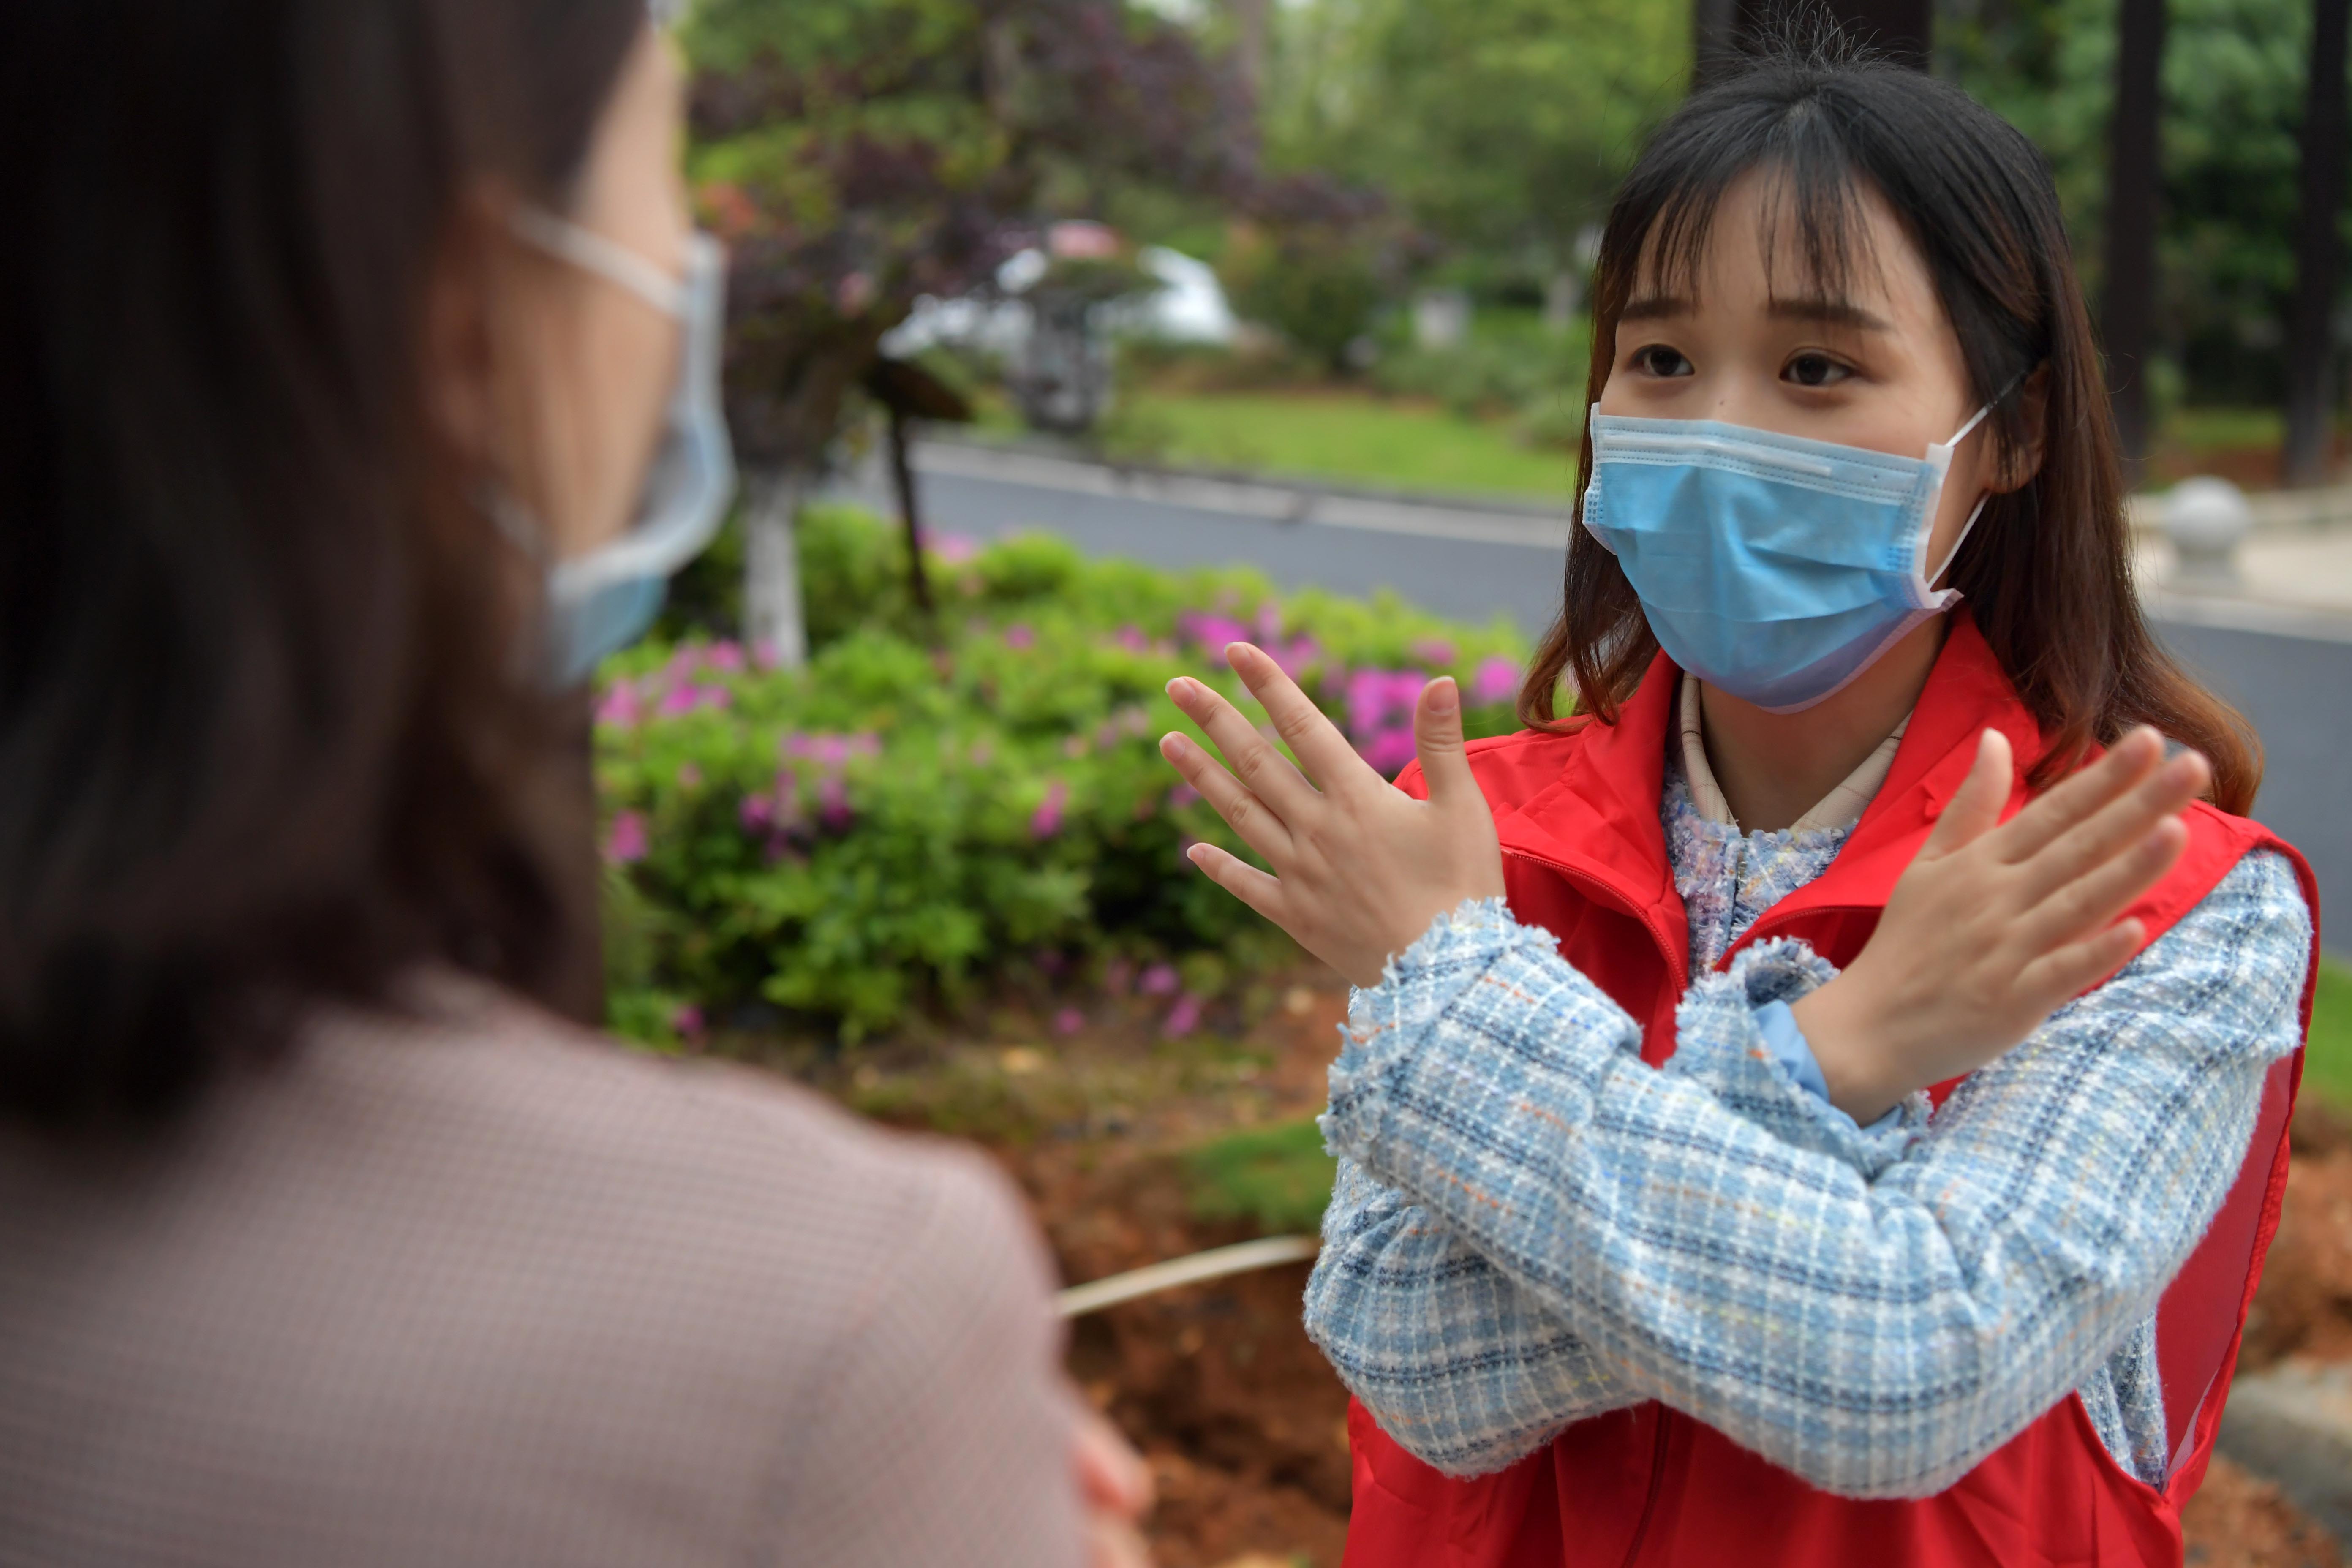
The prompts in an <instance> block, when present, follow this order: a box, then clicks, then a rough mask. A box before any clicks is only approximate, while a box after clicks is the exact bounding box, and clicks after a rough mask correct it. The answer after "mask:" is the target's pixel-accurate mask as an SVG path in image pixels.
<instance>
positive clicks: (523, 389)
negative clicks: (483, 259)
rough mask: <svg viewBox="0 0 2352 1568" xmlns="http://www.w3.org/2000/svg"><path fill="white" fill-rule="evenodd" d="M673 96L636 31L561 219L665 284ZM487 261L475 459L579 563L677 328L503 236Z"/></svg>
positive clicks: (634, 469)
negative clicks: (484, 460)
mask: <svg viewBox="0 0 2352 1568" xmlns="http://www.w3.org/2000/svg"><path fill="white" fill-rule="evenodd" d="M682 100H683V89H682V83H681V79H680V72H679V69H678V67H677V61H676V59H675V58H673V56H672V54H671V52H670V47H669V45H668V43H667V40H666V39H665V38H664V37H662V35H661V34H659V33H658V32H656V30H655V29H654V28H653V27H652V26H647V27H646V30H645V32H644V34H643V36H642V37H640V38H639V39H638V41H637V45H636V47H635V49H634V50H633V51H632V53H631V55H630V57H629V60H628V63H627V65H626V66H625V68H624V70H623V72H622V75H621V78H620V79H619V81H618V82H617V83H616V85H615V87H614V92H613V96H612V99H611V100H610V101H609V102H608V103H607V104H606V106H605V109H604V116H603V118H602V119H601V121H599V122H598V126H597V130H596V134H595V139H594V142H593V145H592V147H591V150H590V153H589V156H588V161H587V163H586V165H585V168H584V170H583V175H582V179H581V182H580V185H579V190H578V193H577V196H576V199H575V201H574V203H573V205H572V208H571V210H569V211H567V212H564V213H562V214H561V215H560V216H563V217H565V218H567V219H568V220H569V221H571V222H572V223H574V224H576V225H578V226H580V227H582V228H584V229H586V230H588V231H589V232H591V233H593V234H595V235H597V236H599V237H603V238H604V239H607V240H610V241H612V242H613V243H614V244H615V245H618V246H620V247H623V248H625V249H626V250H628V251H631V252H633V253H634V254H635V255H637V256H640V257H642V258H645V259H646V260H647V261H649V262H651V263H652V264H653V265H654V266H656V267H657V268H660V269H661V270H662V271H664V272H666V273H668V274H670V275H672V276H680V275H682V274H683V273H684V271H685V269H686V251H687V240H688V236H689V234H690V233H691V230H692V220H691V218H690V217H689V216H688V205H687V197H686V185H685V181H684V178H683V175H682V174H681V171H680V156H679V127H680V124H681V119H682V109H683V103H682ZM494 249H495V252H496V257H495V260H494V263H493V266H492V268H491V272H492V274H493V277H492V281H491V286H490V289H489V293H490V301H491V308H490V309H489V310H488V314H487V316H486V318H485V321H486V331H487V334H488V337H489V339H490V340H491V341H490V343H489V345H488V347H489V353H488V366H489V370H490V374H489V375H488V384H489V385H488V391H489V397H488V402H489V404H490V406H489V407H488V409H486V410H485V411H484V412H485V414H486V415H487V419H486V423H487V425H488V429H487V430H486V431H485V432H484V434H485V437H486V444H487V446H488V447H489V451H488V458H489V461H490V462H491V463H492V464H493V465H494V466H495V468H497V470H498V472H499V475H500V477H501V479H503V481H504V482H505V483H506V485H507V486H508V488H509V489H510V490H512V491H513V492H514V493H515V494H516V496H517V497H518V498H519V499H520V500H521V501H522V503H523V504H524V506H525V507H526V508H528V509H529V510H530V513H531V515H532V517H533V518H535V519H536V520H537V521H539V522H540V524H541V527H542V528H544V529H545V530H546V531H547V534H548V536H549V542H550V543H551V546H552V547H553V549H554V551H555V552H556V553H557V554H558V555H561V556H563V557H567V558H568V557H572V556H578V555H581V554H584V553H586V552H589V551H592V550H593V549H594V548H596V547H597V546H598V545H600V544H603V543H604V542H607V541H609V540H611V539H613V538H614V537H615V536H616V535H618V534H620V533H621V532H622V531H625V529H626V528H627V527H628V525H629V522H630V521H631V519H632V517H633V516H634V514H635V508H636V502H637V498H638V494H639V491H640V489H641V488H642V486H643V484H644V481H645V475H646V469H647V468H648V466H649V465H650V463H651V461H652V458H653V454H654V449H655V446H656V442H657V440H658V439H659V437H660V434H661V425H662V415H663V410H664V408H665V406H666V405H667V403H668V400H669V395H670V390H671V387H672V385H673V384H674V383H675V381H676V379H677V363H678V355H679V353H680V352H681V347H682V342H683V336H682V331H681V329H680V326H679V324H678V322H677V321H676V320H675V319H673V318H672V317H670V316H668V315H666V314H664V313H663V312H662V311H661V310H657V309H656V308H655V307H654V306H653V305H652V304H650V303H648V302H647V301H646V300H644V299H642V298H640V297H639V296H638V295H636V294H635V293H632V292H631V291H629V290H628V289H624V288H621V287H619V286H617V285H615V284H614V283H613V282H611V281H609V280H607V279H604V278H602V277H600V276H598V275H596V274H594V273H592V272H588V271H585V270H583V269H582V268H578V267H575V266H572V265H570V264H568V263H565V262H563V261H561V260H558V259H555V258H551V257H549V256H547V255H545V254H543V253H542V252H541V251H540V250H538V249H536V248H534V247H530V246H529V245H526V244H524V243H522V242H520V241H518V240H515V239H513V238H511V237H508V236H505V235H503V234H502V235H500V236H499V239H498V242H497V244H496V245H495V246H494Z"/></svg>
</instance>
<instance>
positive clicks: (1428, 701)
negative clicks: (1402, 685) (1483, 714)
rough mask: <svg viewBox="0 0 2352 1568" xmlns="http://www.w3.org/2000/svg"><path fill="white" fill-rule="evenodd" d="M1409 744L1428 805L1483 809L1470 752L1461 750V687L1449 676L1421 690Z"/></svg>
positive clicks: (1440, 678)
mask: <svg viewBox="0 0 2352 1568" xmlns="http://www.w3.org/2000/svg"><path fill="white" fill-rule="evenodd" d="M1412 744H1413V750H1414V752H1416V753H1418V754H1419V756H1420V758H1421V775H1422V777H1423V780H1425V781H1426V782H1427V783H1428V785H1429V801H1430V804H1431V805H1435V806H1440V807H1453V806H1475V807H1477V809H1479V810H1480V811H1485V810H1486V792H1485V791H1484V790H1481V789H1480V788H1479V787H1478V780H1477V777H1476V776H1475V774H1473V773H1471V771H1470V754H1469V752H1466V751H1465V750H1464V749H1463V742H1462V689H1461V688H1460V687H1458V686H1456V685H1455V684H1454V678H1453V677H1452V676H1450V675H1441V676H1439V677H1438V678H1437V679H1435V680H1433V681H1431V682H1430V683H1429V684H1428V685H1426V686H1424V687H1423V688H1422V689H1421V700H1420V701H1419V702H1418V703H1417V704H1415V705H1414V707H1413V713H1412Z"/></svg>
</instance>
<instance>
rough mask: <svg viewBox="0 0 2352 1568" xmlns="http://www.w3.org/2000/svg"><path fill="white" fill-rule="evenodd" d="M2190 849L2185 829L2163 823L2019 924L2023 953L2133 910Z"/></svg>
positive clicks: (2066, 939) (2176, 819)
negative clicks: (2024, 946)
mask: <svg viewBox="0 0 2352 1568" xmlns="http://www.w3.org/2000/svg"><path fill="white" fill-rule="evenodd" d="M2188 847H2189V827H2188V825H2187V824H2185V823H2183V822H2182V821H2181V820H2180V819H2179V817H2177V816H2173V817H2167V818H2165V819H2164V820H2162V821H2160V822H2158V824H2157V825H2156V826H2154V827H2153V828H2151V829H2150V830H2149V831H2148V832H2147V833H2145V834H2142V835H2141V836H2140V838H2139V841H2138V842H2137V843H2136V844H2133V845H2131V846H2129V847H2126V849H2125V850H2124V852H2123V853H2122V854H2120V855H2116V856H2114V857H2112V858H2109V859H2107V860H2105V861H2104V862H2102V863H2101V864H2099V865H2097V866H2095V867H2094V868H2091V870H2090V871H2089V872H2087V873H2085V874H2084V875H2083V876H2081V877H2077V878H2076V879H2074V880H2073V881H2072V882H2069V883H2067V884H2066V885H2065V886H2064V887H2063V888H2061V889H2058V890H2057V891H2056V892H2054V893H2053V894H2051V895H2050V897H2048V898H2046V899H2044V900H2042V902H2041V903H2039V904H2037V905H2035V906H2034V907H2033V908H2032V910H2028V911H2027V912H2026V913H2025V915H2024V916H2023V917H2022V918H2021V921H2020V923H2019V927H2018V934H2019V936H2020V938H2021V940H2022V941H2023V942H2025V944H2026V951H2027V952H2048V951H2051V950H2053V949H2055V948H2057V947H2059V946H2060V945H2061V944H2063V943H2065V942H2072V941H2074V940H2075V939H2077V938H2079V937H2081V936H2082V935H2083V934H2084V932H2086V931H2096V930H2098V929H2100V928H2101V927H2103V926H2105V925H2106V924H2107V923H2108V922H2109V921H2113V920H2114V919H2115V918H2116V916H2117V915H2119V914H2121V913H2123V912H2124V911H2125V910H2127V909H2129V908H2131V906H2132V904H2133V902H2134V900H2137V899H2138V897H2139V896H2140V895H2141V894H2142V893H2145V892H2147V890H2148V889H2150V888H2152V887H2154V886H2156V884H2157V883H2158V881H2160V880H2161V879H2163V877H2164V874H2165V873H2166V872H2168V871H2169V870H2171V869H2172V868H2173V867H2174V866H2175V865H2176V864H2177V863H2178V862H2179V859H2180V856H2181V853H2182V851H2184V850H2186V849H2187V848H2188Z"/></svg>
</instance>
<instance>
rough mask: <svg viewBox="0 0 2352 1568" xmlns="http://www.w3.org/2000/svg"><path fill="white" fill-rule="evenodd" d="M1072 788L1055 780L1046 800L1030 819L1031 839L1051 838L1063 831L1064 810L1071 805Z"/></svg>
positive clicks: (1047, 792) (1047, 791)
mask: <svg viewBox="0 0 2352 1568" xmlns="http://www.w3.org/2000/svg"><path fill="white" fill-rule="evenodd" d="M1069 801H1070V786H1069V785H1068V784H1064V783H1063V782H1062V781H1061V780H1060V779H1055V781H1054V782H1053V784H1051V785H1050V786H1048V787H1047V789H1046V791H1045V801H1044V803H1043V804H1042V805H1039V806H1038V807H1037V811H1036V815H1034V816H1032V817H1030V819H1029V837H1032V838H1051V837H1054V835H1055V834H1056V833H1059V832H1061V831H1062V808H1063V807H1064V806H1066V805H1068V804H1069Z"/></svg>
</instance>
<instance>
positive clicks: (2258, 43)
mask: <svg viewBox="0 0 2352 1568" xmlns="http://www.w3.org/2000/svg"><path fill="white" fill-rule="evenodd" d="M1940 26H1942V28H1943V33H1942V37H1941V40H1940V49H1941V53H1942V55H1943V59H1942V62H1941V64H1942V66H1943V68H1945V69H1947V70H1948V71H1950V72H1951V74H1953V75H1954V76H1955V77H1956V78H1957V79H1958V81H1959V83H1960V84H1961V85H1962V86H1963V87H1965V88H1967V89H1969V91H1970V92H1972V93H1974V94H1975V95H1976V96H1977V97H1978V99H1979V100H1981V101H1983V102H1984V103H1985V104H1987V105H1988V106H1990V108H1992V109H1993V110H1996V111H1998V112H1999V113H2000V114H2001V115H2003V116H2004V117H2006V118H2007V119H2008V120H2009V121H2011V123H2013V124H2015V125H2016V126H2017V127H2018V128H2019V129H2021V130H2022V131H2023V132H2025V133H2026V134H2027V135H2028V136H2031V137H2032V139H2033V141H2034V142H2035V143H2036V144H2037V145H2038V146H2040V147H2041V148H2042V153H2043V154H2044V156H2046V157H2047V158H2048V159H2049V160H2050V164H2051V169H2052V173H2053V175H2054V177H2055V178H2056V180H2057V183H2058V188H2059V195H2060V197H2061V199H2062V200H2063V203H2064V205H2065V208H2066V213H2067V217H2068V222H2069V226H2071V228H2072V229H2073V231H2074V253H2075V256H2076V258H2077V259H2078V261H2079V263H2080V264H2081V265H2082V267H2083V268H2084V281H2085V282H2086V283H2087V284H2088V285H2089V286H2090V287H2091V289H2092V290H2093V296H2094V299H2095V298H2096V292H2097V289H2098V284H2099V278H2098V267H2099V260H2098V258H2099V257H2100V254H2101V248H2102V240H2103V237H2104V234H2105V230H2104V226H2103V219H2104V216H2105V203H2106V177H2107V145H2108V143H2107V137H2108V120H2109V116H2110V113H2111V112H2112V110H2113V106H2114V85H2115V83H2114V78H2115V53H2116V0H2023V3H2017V0H2003V3H1998V4H1987V5H1984V6H1983V7H1982V8H1981V9H1980V10H1979V11H1977V12H1975V13H1974V14H1973V15H1961V16H1947V17H1945V18H1944V19H1943V21H1942V22H1941V23H1940ZM2166 27H2167V38H2166V44H2165V58H2164V100H2165V102H2164V182H2165V189H2164V216H2163V235H2162V241H2161V249H2160V252H2159V266H2160V268H2161V273H2160V279H2161V281H2160V288H2161V289H2162V295H2163V300H2164V309H2163V310H2162V311H2160V312H2159V319H2160V320H2162V321H2164V322H2165V323H2166V324H2167V340H2168V341H2167V342H2166V344H2165V348H2166V350H2167V353H2168V355H2169V356H2170V357H2171V358H2172V359H2173V361H2174V362H2175V363H2176V364H2177V366H2178V367H2179V370H2180V371H2181V372H2183V373H2185V374H2186V377H2187V380H2188V383H2189V386H2190V387H2191V388H2193V389H2194V395H2196V396H2197V397H2199V398H2200V399H2202V400H2207V401H2218V400H2221V399H2235V400H2242V401H2253V402H2268V401H2272V400H2273V399H2274V398H2275V397H2276V396H2277V395H2278V392H2279V388H2280V385H2281V377H2282V374H2283V368H2282V362H2281V358H2280V353H2279V346H2280V341H2281V327H2280V322H2281V321H2282V320H2283V319H2284V312H2285V306H2286V300H2287V298H2288V295H2289V293H2290V292H2291V291H2292V289H2293V288H2294V248H2293V247H2294V221H2295V182H2296V177H2297V167H2298V153H2297V151H2296V147H2295V133H2296V128H2297V127H2298V126H2299V124H2300V123H2301V121H2302V117H2303V100H2304V93H2305V85H2306V80H2305V78H2306V70H2307V66H2306V60H2307V58H2308V48H2309V44H2310V37H2311V7H2310V5H2309V4H2308V0H2170V5H2169V10H2168V18H2167V23H2166Z"/></svg>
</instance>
